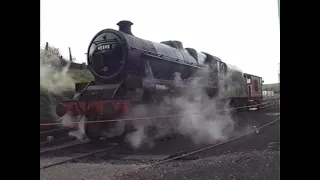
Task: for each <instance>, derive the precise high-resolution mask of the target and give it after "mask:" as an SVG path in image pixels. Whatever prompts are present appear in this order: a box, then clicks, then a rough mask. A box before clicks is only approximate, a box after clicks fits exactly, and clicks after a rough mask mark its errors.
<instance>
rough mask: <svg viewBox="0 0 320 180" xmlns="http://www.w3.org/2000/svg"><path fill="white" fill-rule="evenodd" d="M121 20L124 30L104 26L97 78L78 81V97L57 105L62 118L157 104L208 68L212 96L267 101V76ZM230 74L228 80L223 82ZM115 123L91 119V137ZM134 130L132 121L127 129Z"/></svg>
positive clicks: (98, 39) (91, 51)
mask: <svg viewBox="0 0 320 180" xmlns="http://www.w3.org/2000/svg"><path fill="white" fill-rule="evenodd" d="M117 25H118V26H119V30H114V29H104V30H102V31H100V32H98V33H97V34H96V35H95V36H94V37H93V39H92V40H91V42H90V44H89V48H88V52H87V64H88V68H89V70H90V71H91V73H92V74H93V75H94V77H95V81H93V82H88V83H77V84H76V85H75V98H74V99H73V100H68V101H63V102H61V103H60V104H59V105H57V107H56V114H57V115H58V116H59V117H63V116H64V115H66V114H69V115H72V116H75V117H76V116H85V117H86V118H87V120H88V121H98V120H112V119H117V118H120V117H125V116H126V115H130V111H131V108H132V107H133V106H134V105H135V104H139V103H143V104H157V103H159V102H160V101H161V100H162V98H161V97H163V95H164V94H168V93H172V92H177V90H176V89H178V85H177V83H175V81H176V80H177V77H178V79H179V80H181V82H182V83H181V84H182V88H183V84H185V83H186V82H187V80H188V79H190V78H192V77H193V76H194V74H196V73H197V72H198V71H205V70H206V69H207V67H209V69H210V70H209V73H207V74H208V79H209V80H208V82H207V83H206V85H205V86H204V89H205V91H206V93H207V94H208V96H209V97H211V98H212V97H215V96H217V94H218V92H221V91H223V92H224V94H225V95H224V98H222V99H228V100H229V101H230V106H232V107H242V106H246V105H249V104H256V103H260V102H261V100H262V78H261V77H258V76H254V75H251V74H247V73H243V72H242V71H241V70H240V69H238V68H236V67H235V66H232V65H228V64H226V63H225V62H223V61H222V60H221V59H220V58H218V57H216V56H213V55H211V54H209V53H206V52H199V51H197V50H195V49H193V48H184V47H183V44H182V43H181V42H180V41H172V40H170V41H163V42H161V43H156V42H151V41H148V40H144V39H141V38H138V37H136V36H134V35H133V34H132V32H131V26H132V25H133V23H132V22H130V21H120V22H119V23H118V24H117ZM224 79H228V81H226V82H227V83H224V84H223V85H222V84H221V83H219V82H221V81H223V80H224ZM180 88H181V87H180ZM114 126H115V122H114V121H110V122H108V123H103V124H102V123H89V124H87V125H86V126H85V131H86V136H87V137H88V138H89V139H91V140H97V139H100V138H101V137H102V133H101V132H102V131H106V130H108V128H112V127H114ZM130 129H132V126H130V123H127V126H126V131H130Z"/></svg>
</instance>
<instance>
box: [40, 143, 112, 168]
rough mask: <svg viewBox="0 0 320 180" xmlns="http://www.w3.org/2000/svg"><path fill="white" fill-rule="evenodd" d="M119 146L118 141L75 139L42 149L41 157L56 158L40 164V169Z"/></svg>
mask: <svg viewBox="0 0 320 180" xmlns="http://www.w3.org/2000/svg"><path fill="white" fill-rule="evenodd" d="M117 146H118V144H117V143H107V142H104V141H101V143H99V144H98V143H92V142H91V141H90V140H86V141H73V142H70V143H67V144H63V145H59V146H54V147H49V148H43V149H40V157H51V159H54V160H53V162H50V163H48V164H45V165H41V164H40V169H45V168H48V167H52V166H56V165H60V164H64V163H67V162H70V161H74V160H77V159H81V158H84V157H89V156H92V155H95V154H99V153H104V152H108V151H109V150H112V149H114V148H116V147H117Z"/></svg>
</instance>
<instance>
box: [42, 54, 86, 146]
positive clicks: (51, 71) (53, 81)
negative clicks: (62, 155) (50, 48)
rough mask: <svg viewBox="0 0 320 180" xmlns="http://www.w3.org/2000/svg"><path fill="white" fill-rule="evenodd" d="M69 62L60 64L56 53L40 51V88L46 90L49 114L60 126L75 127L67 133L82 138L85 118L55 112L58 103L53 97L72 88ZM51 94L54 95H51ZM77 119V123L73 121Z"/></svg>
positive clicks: (60, 95)
mask: <svg viewBox="0 0 320 180" xmlns="http://www.w3.org/2000/svg"><path fill="white" fill-rule="evenodd" d="M69 66H70V62H68V63H67V64H66V65H62V61H61V59H60V58H59V57H57V56H56V55H52V54H49V53H48V52H46V51H40V88H41V89H42V90H44V91H45V92H46V95H47V96H48V99H49V102H48V105H49V107H50V110H51V115H52V117H54V119H56V120H57V121H58V122H61V126H62V127H69V128H75V129H77V130H76V131H72V132H70V133H69V135H71V136H75V137H76V138H78V139H81V140H82V139H83V137H84V135H85V131H84V123H85V121H86V119H85V118H79V117H72V116H70V115H65V116H64V117H62V118H58V117H57V116H56V113H55V107H56V105H57V104H58V103H59V102H57V99H56V98H55V97H61V98H63V97H64V96H63V93H64V92H66V91H70V90H73V88H74V84H75V82H74V80H73V78H72V77H71V76H69V75H68V70H69ZM53 95H54V96H55V97H53ZM77 121H79V123H78V125H75V124H74V122H77Z"/></svg>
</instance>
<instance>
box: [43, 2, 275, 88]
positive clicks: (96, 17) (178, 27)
mask: <svg viewBox="0 0 320 180" xmlns="http://www.w3.org/2000/svg"><path fill="white" fill-rule="evenodd" d="M120 20H130V21H132V22H133V23H134V25H133V26H132V33H133V34H134V35H135V36H137V37H140V38H142V39H147V40H151V41H154V42H161V41H165V40H179V41H182V42H183V45H184V47H192V48H194V49H197V50H198V51H205V52H208V53H210V54H212V55H215V56H218V57H220V58H221V59H222V60H223V61H224V62H226V63H228V64H232V65H235V66H237V67H239V68H240V69H242V70H243V71H244V72H247V73H251V74H255V75H259V76H262V77H263V78H264V80H265V83H276V82H278V70H279V65H278V63H279V62H280V28H279V20H278V1H277V0H196V1H195V0H193V1H191V0H158V1H151V0H134V1H133V0H121V1H120V0H118V1H111V0H41V42H40V44H41V45H42V46H43V45H44V44H45V42H49V44H51V45H53V46H55V47H58V48H59V49H60V50H61V52H62V54H63V55H64V56H65V57H68V47H71V50H72V55H73V56H74V57H76V59H77V60H76V61H77V62H86V56H85V54H84V53H86V52H87V48H88V45H89V42H90V41H91V39H92V38H93V36H94V35H95V34H96V33H97V32H98V31H100V30H102V29H105V28H113V29H118V26H117V25H116V23H117V22H119V21H120Z"/></svg>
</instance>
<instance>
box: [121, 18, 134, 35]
mask: <svg viewBox="0 0 320 180" xmlns="http://www.w3.org/2000/svg"><path fill="white" fill-rule="evenodd" d="M117 25H118V26H119V31H121V32H124V33H127V34H130V35H133V34H132V32H131V26H132V25H133V23H132V22H131V21H120V22H118V24H117Z"/></svg>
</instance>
